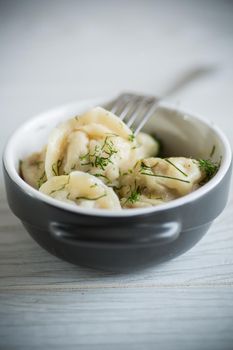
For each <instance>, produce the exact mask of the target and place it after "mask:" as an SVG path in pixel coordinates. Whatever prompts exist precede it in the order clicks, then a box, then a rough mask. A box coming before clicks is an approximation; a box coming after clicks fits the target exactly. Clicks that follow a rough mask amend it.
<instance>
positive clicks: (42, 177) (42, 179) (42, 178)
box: [37, 171, 47, 188]
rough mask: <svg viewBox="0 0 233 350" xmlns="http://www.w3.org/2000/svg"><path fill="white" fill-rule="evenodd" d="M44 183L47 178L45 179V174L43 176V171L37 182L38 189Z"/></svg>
mask: <svg viewBox="0 0 233 350" xmlns="http://www.w3.org/2000/svg"><path fill="white" fill-rule="evenodd" d="M46 181H47V177H46V174H45V171H44V172H43V174H42V176H41V177H40V178H39V180H38V181H37V186H38V188H40V187H41V186H42V185H43V183H45V182H46Z"/></svg>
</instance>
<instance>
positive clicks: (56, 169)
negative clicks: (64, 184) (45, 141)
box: [52, 159, 62, 176]
mask: <svg viewBox="0 0 233 350" xmlns="http://www.w3.org/2000/svg"><path fill="white" fill-rule="evenodd" d="M61 165H62V159H58V161H57V162H56V163H53V165H52V173H53V175H54V176H59V171H60V167H61Z"/></svg>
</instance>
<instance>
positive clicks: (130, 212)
mask: <svg viewBox="0 0 233 350" xmlns="http://www.w3.org/2000/svg"><path fill="white" fill-rule="evenodd" d="M106 100H107V99H106V97H105V98H96V99H82V100H78V101H76V102H71V103H68V104H63V105H60V106H58V107H55V108H52V109H49V110H47V111H45V112H42V113H39V114H36V115H35V116H34V117H32V118H30V119H29V120H27V121H26V122H24V123H23V124H22V125H21V126H20V127H19V128H17V129H16V130H15V131H14V132H13V133H12V135H11V136H10V137H9V139H8V141H7V143H6V145H5V148H4V152H3V165H4V167H5V170H6V172H7V173H8V175H9V177H10V178H11V180H12V181H13V182H14V183H15V184H16V185H18V186H19V187H20V188H21V189H22V190H23V191H24V192H26V193H27V194H28V195H29V196H31V197H33V198H34V199H37V200H40V201H42V202H44V203H46V204H49V205H51V206H55V207H58V208H60V209H63V210H66V211H68V212H73V213H76V214H82V215H87V216H99V217H134V216H140V215H147V214H152V213H158V212H161V211H165V210H169V209H174V208H177V207H180V206H182V205H184V204H188V203H190V202H193V201H195V200H198V199H199V198H200V197H202V196H204V195H205V194H206V193H208V192H209V191H211V190H212V189H213V188H214V187H215V186H217V185H218V184H219V183H220V182H221V180H222V179H223V177H224V176H225V174H226V173H227V171H228V169H229V168H230V166H231V160H232V152H231V146H230V143H229V141H228V139H227V137H226V136H225V134H224V133H223V131H222V130H221V129H220V128H219V127H218V126H217V125H216V124H215V123H213V122H212V121H210V120H207V119H205V118H203V117H202V116H200V115H198V114H196V113H194V114H193V113H190V112H186V111H184V110H182V109H179V108H176V107H175V106H174V105H173V104H171V103H169V104H168V103H162V104H161V105H160V106H161V107H162V108H163V109H166V110H168V111H172V112H174V113H175V112H178V113H179V114H182V115H185V116H188V117H191V118H193V119H196V120H198V121H200V122H201V123H203V124H205V125H206V126H207V127H209V128H210V129H212V130H213V131H214V132H215V134H216V135H217V137H218V138H219V139H220V140H221V142H222V144H223V146H224V151H225V153H224V156H223V159H222V162H221V165H220V168H219V170H218V172H217V174H216V175H215V176H214V177H213V178H212V179H211V180H210V181H209V182H208V183H206V184H205V185H204V186H202V187H200V188H198V189H197V190H195V191H194V192H191V193H189V194H187V195H185V196H183V197H180V198H177V199H174V200H172V201H170V202H167V203H163V204H160V205H158V206H152V207H145V208H133V209H124V210H114V211H113V210H109V209H98V208H82V207H79V206H74V205H72V204H69V203H65V202H61V201H58V200H56V199H54V198H52V197H49V196H47V195H46V194H44V193H41V192H39V191H38V190H36V189H34V188H33V187H31V186H30V185H28V184H27V183H26V182H25V181H24V180H23V179H22V178H21V177H20V175H19V174H18V172H17V170H16V168H15V166H14V160H13V152H12V151H11V149H12V147H13V145H14V139H15V138H17V136H18V135H19V134H20V133H21V132H22V131H23V130H24V129H25V128H28V127H30V126H32V125H34V123H35V122H38V121H39V120H44V119H46V120H47V118H48V117H51V116H54V115H56V114H58V113H61V112H62V111H63V112H65V111H68V110H70V109H71V110H72V109H75V108H77V109H78V108H80V107H81V105H82V104H84V105H89V104H90V107H91V106H93V105H97V104H100V103H103V102H104V101H106ZM67 114H68V112H67Z"/></svg>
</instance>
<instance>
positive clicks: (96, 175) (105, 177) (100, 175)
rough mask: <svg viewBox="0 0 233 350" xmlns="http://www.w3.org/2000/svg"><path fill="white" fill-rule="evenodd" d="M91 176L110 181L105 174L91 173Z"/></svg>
mask: <svg viewBox="0 0 233 350" xmlns="http://www.w3.org/2000/svg"><path fill="white" fill-rule="evenodd" d="M92 175H93V176H95V177H102V178H103V179H106V180H107V181H108V182H110V179H109V178H108V177H107V176H105V175H103V174H98V173H97V174H92Z"/></svg>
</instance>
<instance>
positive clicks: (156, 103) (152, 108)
mask: <svg viewBox="0 0 233 350" xmlns="http://www.w3.org/2000/svg"><path fill="white" fill-rule="evenodd" d="M158 107H159V100H156V99H155V100H154V102H153V103H152V105H151V106H150V108H149V110H148V111H147V112H146V114H145V115H144V117H143V118H142V120H141V121H140V122H139V124H138V126H137V127H136V129H135V131H134V134H135V135H137V134H138V133H139V131H140V130H141V129H142V128H143V126H144V125H145V124H146V122H147V120H148V119H149V118H150V117H151V116H152V115H153V114H154V113H155V111H156V109H157V108H158Z"/></svg>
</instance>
